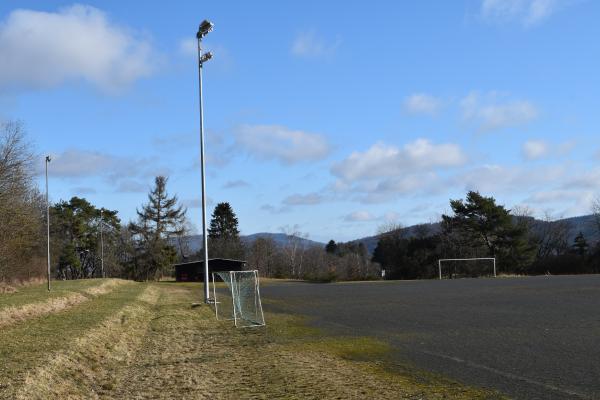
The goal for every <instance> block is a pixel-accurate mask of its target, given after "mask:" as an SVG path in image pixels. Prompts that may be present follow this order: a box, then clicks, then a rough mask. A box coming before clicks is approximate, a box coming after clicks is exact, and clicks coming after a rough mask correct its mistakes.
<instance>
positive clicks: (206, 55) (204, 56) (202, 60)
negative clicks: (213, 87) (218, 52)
mask: <svg viewBox="0 0 600 400" xmlns="http://www.w3.org/2000/svg"><path fill="white" fill-rule="evenodd" d="M212 56H213V55H212V53H211V52H210V51H207V52H206V53H204V54H202V56H200V64H204V63H205V62H207V61H208V60H210V59H211V58H212Z"/></svg>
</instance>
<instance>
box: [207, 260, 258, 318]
mask: <svg viewBox="0 0 600 400" xmlns="http://www.w3.org/2000/svg"><path fill="white" fill-rule="evenodd" d="M215 276H217V277H219V278H220V279H221V280H222V281H223V282H225V286H226V288H221V289H224V290H221V289H220V290H219V293H220V296H219V297H217V285H216V283H215ZM212 284H213V298H214V305H215V315H216V317H217V320H233V321H234V324H235V326H236V327H238V328H248V327H254V326H264V325H265V317H264V314H263V309H262V304H261V302H260V289H259V283H258V271H256V270H254V271H222V272H213V274H212Z"/></svg>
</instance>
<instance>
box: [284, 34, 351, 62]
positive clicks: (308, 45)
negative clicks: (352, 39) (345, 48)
mask: <svg viewBox="0 0 600 400" xmlns="http://www.w3.org/2000/svg"><path fill="white" fill-rule="evenodd" d="M341 44H342V40H341V38H340V37H337V38H336V39H335V40H333V41H329V42H328V41H326V40H325V39H323V38H321V37H319V36H318V35H317V33H316V31H315V30H310V31H305V32H301V33H300V34H298V36H296V38H295V39H294V43H292V48H291V52H292V54H293V55H295V56H297V57H307V58H309V57H328V56H331V55H333V54H334V53H335V51H336V50H337V48H338V47H339V46H340V45H341Z"/></svg>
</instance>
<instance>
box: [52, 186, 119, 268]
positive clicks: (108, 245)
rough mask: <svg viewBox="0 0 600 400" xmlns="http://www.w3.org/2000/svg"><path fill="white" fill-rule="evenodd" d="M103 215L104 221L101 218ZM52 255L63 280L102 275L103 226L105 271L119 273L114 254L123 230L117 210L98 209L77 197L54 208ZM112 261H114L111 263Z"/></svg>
mask: <svg viewBox="0 0 600 400" xmlns="http://www.w3.org/2000/svg"><path fill="white" fill-rule="evenodd" d="M101 216H102V218H101ZM50 218H51V220H52V221H53V223H52V224H51V229H52V233H51V235H50V236H51V237H52V253H53V254H58V258H56V259H55V260H54V263H55V265H56V264H58V268H57V275H58V277H59V278H62V279H79V278H91V277H94V276H100V274H101V269H100V265H101V247H100V246H101V243H100V224H102V226H103V239H104V256H105V261H107V262H105V268H106V269H109V270H115V269H116V266H115V260H114V253H115V251H116V242H117V241H118V237H119V231H120V229H121V225H120V220H119V218H118V217H117V211H111V210H107V209H104V208H102V209H99V208H96V207H95V206H94V205H93V204H91V203H90V202H89V201H87V200H86V199H84V198H80V197H73V198H71V200H69V201H68V202H66V201H61V202H59V203H57V204H55V205H54V206H52V208H51V209H50ZM108 261H110V262H108Z"/></svg>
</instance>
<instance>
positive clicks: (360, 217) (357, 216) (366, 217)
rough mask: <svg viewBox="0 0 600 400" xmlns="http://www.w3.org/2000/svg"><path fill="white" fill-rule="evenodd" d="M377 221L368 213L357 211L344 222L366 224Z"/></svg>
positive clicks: (347, 216)
mask: <svg viewBox="0 0 600 400" xmlns="http://www.w3.org/2000/svg"><path fill="white" fill-rule="evenodd" d="M376 219H377V218H376V217H375V216H374V215H373V214H371V213H370V212H368V211H355V212H353V213H350V214H348V215H346V216H345V217H344V221H346V222H365V221H374V220H376Z"/></svg>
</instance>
